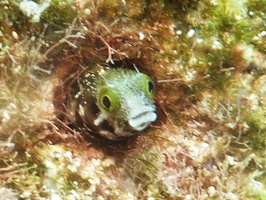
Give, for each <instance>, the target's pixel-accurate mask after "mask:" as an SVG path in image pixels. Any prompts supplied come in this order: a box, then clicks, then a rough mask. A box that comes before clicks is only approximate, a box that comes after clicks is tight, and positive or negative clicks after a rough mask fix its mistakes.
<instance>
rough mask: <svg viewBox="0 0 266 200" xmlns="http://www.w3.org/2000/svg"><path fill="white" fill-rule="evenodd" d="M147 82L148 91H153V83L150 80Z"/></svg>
mask: <svg viewBox="0 0 266 200" xmlns="http://www.w3.org/2000/svg"><path fill="white" fill-rule="evenodd" d="M148 84H149V85H148V90H149V93H152V92H153V89H154V85H153V83H152V82H151V81H149V83H148Z"/></svg>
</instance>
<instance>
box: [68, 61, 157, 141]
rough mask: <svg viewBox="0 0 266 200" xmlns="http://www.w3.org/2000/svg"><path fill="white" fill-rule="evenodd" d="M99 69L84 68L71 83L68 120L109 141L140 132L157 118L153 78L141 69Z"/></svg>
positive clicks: (82, 129)
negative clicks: (140, 70)
mask: <svg viewBox="0 0 266 200" xmlns="http://www.w3.org/2000/svg"><path fill="white" fill-rule="evenodd" d="M96 68H97V70H95V69H93V70H92V69H91V70H85V72H83V73H81V74H80V75H79V76H78V77H77V79H76V81H75V83H74V84H72V85H71V87H70V92H69V93H70V94H69V97H68V98H67V104H66V108H67V109H66V110H67V111H68V114H67V116H68V118H69V121H70V122H71V123H72V124H74V125H75V127H76V129H78V130H80V131H82V132H84V131H87V132H89V133H93V135H96V136H99V137H100V138H104V139H108V140H121V139H124V138H128V137H130V136H134V135H140V134H141V132H142V131H143V130H144V129H146V128H147V127H148V126H149V125H150V124H151V123H152V122H154V121H156V119H157V114H156V105H155V100H154V93H155V84H154V82H153V80H152V79H151V78H150V77H149V76H148V75H146V74H145V73H142V72H139V71H138V70H131V69H127V68H109V67H102V66H98V67H96Z"/></svg>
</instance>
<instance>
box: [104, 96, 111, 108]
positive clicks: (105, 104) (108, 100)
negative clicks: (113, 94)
mask: <svg viewBox="0 0 266 200" xmlns="http://www.w3.org/2000/svg"><path fill="white" fill-rule="evenodd" d="M103 105H104V106H105V107H106V108H110V107H111V101H110V99H109V98H108V97H107V96H105V97H103Z"/></svg>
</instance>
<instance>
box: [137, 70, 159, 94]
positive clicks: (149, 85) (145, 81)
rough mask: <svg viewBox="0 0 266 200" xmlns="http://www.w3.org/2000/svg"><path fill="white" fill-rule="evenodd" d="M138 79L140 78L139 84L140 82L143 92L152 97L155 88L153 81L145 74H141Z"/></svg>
mask: <svg viewBox="0 0 266 200" xmlns="http://www.w3.org/2000/svg"><path fill="white" fill-rule="evenodd" d="M140 79H141V84H142V88H143V90H144V92H145V93H146V94H147V95H148V96H151V97H153V95H154V89H155V85H154V82H153V81H152V80H151V78H150V77H149V76H147V75H146V74H142V75H141V78H140Z"/></svg>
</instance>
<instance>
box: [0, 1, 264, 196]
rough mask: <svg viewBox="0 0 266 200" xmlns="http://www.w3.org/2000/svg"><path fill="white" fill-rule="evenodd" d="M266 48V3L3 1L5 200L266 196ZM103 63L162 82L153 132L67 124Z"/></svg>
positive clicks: (0, 95) (1, 179) (0, 173)
mask: <svg viewBox="0 0 266 200" xmlns="http://www.w3.org/2000/svg"><path fill="white" fill-rule="evenodd" d="M265 40H266V1H265V0H145V1H140V0H62V1H59V0H34V1H31V0H22V1H19V0H1V1H0V200H9V199H10V200H16V199H23V200H24V199H28V200H35V199H38V200H40V199H43V200H45V199H51V200H60V199H66V200H75V199H82V200H90V199H93V200H105V199H116V200H124V199H127V200H135V199H143V200H144V199H145V200H160V199H169V200H203V199H204V200H205V199H206V200H211V199H218V200H219V199H223V200H242V199H243V200H247V199H250V200H264V199H266V185H265V184H266V170H265V168H266V150H265V147H266V74H265V73H266V55H265V53H266V41H265ZM97 64H99V65H102V66H115V65H119V67H124V68H130V67H132V66H133V65H134V66H136V67H137V68H138V69H139V70H140V71H141V72H144V73H146V74H148V75H149V76H150V77H151V78H152V79H153V80H154V83H155V85H156V92H155V100H156V104H157V107H158V113H157V114H158V120H157V122H156V123H154V124H153V125H152V126H151V127H150V128H148V129H147V130H145V131H143V134H142V135H140V136H138V137H135V138H130V139H128V140H124V141H119V142H109V141H94V140H92V139H88V138H84V137H83V136H82V135H81V134H80V133H79V132H78V131H75V130H74V129H71V127H69V126H68V124H67V122H66V121H62V120H59V119H58V117H57V115H56V114H55V111H56V106H55V100H58V99H59V100H62V99H60V98H64V97H62V96H56V95H55V90H56V88H60V87H61V86H64V83H65V82H66V81H67V78H68V77H70V76H75V74H76V72H77V70H78V69H80V68H83V67H91V66H94V65H97ZM62 90H63V89H62Z"/></svg>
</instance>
